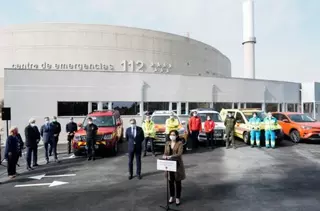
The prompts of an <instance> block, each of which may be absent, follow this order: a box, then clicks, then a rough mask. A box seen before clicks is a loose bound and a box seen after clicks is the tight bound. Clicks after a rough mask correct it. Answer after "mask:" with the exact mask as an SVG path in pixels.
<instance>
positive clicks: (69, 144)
mask: <svg viewBox="0 0 320 211" xmlns="http://www.w3.org/2000/svg"><path fill="white" fill-rule="evenodd" d="M73 137H74V135H68V137H67V140H68V153H69V154H70V153H71V141H72V139H73Z"/></svg>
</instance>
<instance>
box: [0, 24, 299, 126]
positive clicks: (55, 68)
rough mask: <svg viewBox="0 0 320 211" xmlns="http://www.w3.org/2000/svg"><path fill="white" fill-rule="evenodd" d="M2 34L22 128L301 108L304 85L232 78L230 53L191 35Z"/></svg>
mask: <svg viewBox="0 0 320 211" xmlns="http://www.w3.org/2000/svg"><path fill="white" fill-rule="evenodd" d="M0 37H1V39H0V59H1V61H0V64H1V65H3V69H4V99H5V100H4V103H5V106H7V107H11V116H12V121H11V124H14V125H17V126H18V127H24V126H25V125H26V124H27V121H28V119H29V118H30V117H35V118H36V119H37V120H38V122H39V121H40V123H42V121H43V118H44V117H45V116H58V117H59V118H60V121H62V123H63V124H64V123H65V122H66V121H67V120H68V119H69V117H70V116H72V117H77V118H79V121H80V120H81V119H83V117H84V116H85V115H86V114H87V113H88V112H90V111H93V110H101V109H118V110H120V113H121V114H122V115H123V117H124V118H126V117H128V118H129V117H130V118H131V117H132V116H135V117H136V118H141V116H142V115H143V114H144V113H145V112H146V111H151V112H152V111H154V110H175V111H176V112H177V113H178V114H179V115H182V114H188V113H189V111H190V110H191V109H194V108H198V107H211V108H215V109H216V110H217V111H220V110H221V108H261V109H264V110H266V111H277V110H279V111H298V110H299V109H300V103H301V94H302V93H303V92H302V91H300V90H301V89H302V87H301V84H300V83H291V82H280V81H269V80H253V79H242V78H232V77H231V62H230V60H229V59H228V58H227V57H226V56H225V55H223V54H222V53H221V52H219V51H218V50H217V49H215V48H214V47H211V46H209V45H206V44H204V43H201V42H199V41H196V40H192V39H189V38H187V37H182V36H177V35H173V34H168V33H163V32H157V31H151V30H144V29H136V28H129V27H118V26H105V25H82V24H36V25H23V26H14V27H9V28H6V29H3V30H1V31H0ZM40 123H39V124H40Z"/></svg>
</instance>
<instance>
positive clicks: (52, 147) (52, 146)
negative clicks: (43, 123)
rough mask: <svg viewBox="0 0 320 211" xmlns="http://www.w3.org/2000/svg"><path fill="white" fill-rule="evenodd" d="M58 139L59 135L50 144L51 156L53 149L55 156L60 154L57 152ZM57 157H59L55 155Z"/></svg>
mask: <svg viewBox="0 0 320 211" xmlns="http://www.w3.org/2000/svg"><path fill="white" fill-rule="evenodd" d="M58 141H59V137H58V136H57V137H54V138H53V141H52V144H50V146H49V154H50V156H51V155H52V151H53V154H54V155H55V156H57V155H58V154H57V145H58ZM55 159H57V158H56V157H55Z"/></svg>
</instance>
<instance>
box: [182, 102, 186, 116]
mask: <svg viewBox="0 0 320 211" xmlns="http://www.w3.org/2000/svg"><path fill="white" fill-rule="evenodd" d="M185 113H186V103H181V114H185Z"/></svg>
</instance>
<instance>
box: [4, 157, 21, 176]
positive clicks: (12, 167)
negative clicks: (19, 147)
mask: <svg viewBox="0 0 320 211" xmlns="http://www.w3.org/2000/svg"><path fill="white" fill-rule="evenodd" d="M18 157H19V156H18V154H12V155H9V156H8V163H7V171H8V176H13V175H16V173H17V172H16V169H17V166H16V165H17V160H18Z"/></svg>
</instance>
